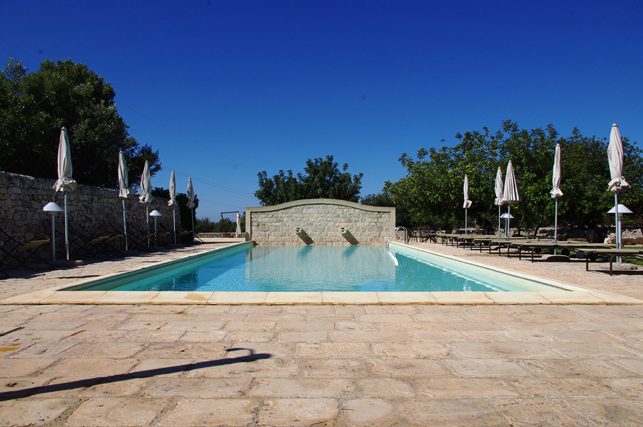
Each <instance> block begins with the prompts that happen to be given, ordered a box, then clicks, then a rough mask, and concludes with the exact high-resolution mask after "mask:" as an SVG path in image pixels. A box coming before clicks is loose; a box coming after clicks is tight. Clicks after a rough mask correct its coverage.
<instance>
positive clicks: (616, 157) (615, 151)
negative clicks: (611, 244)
mask: <svg viewBox="0 0 643 427" xmlns="http://www.w3.org/2000/svg"><path fill="white" fill-rule="evenodd" d="M607 161H608V162H609V166H610V178H611V180H610V182H609V184H608V185H607V190H608V191H612V192H614V206H615V207H616V209H615V212H614V225H615V228H616V248H617V249H620V248H621V232H620V231H621V227H620V224H619V222H620V220H621V219H620V217H619V214H618V193H620V192H621V191H623V190H625V189H627V188H628V187H629V186H630V185H629V184H628V183H627V181H625V177H624V176H623V140H622V139H621V132H620V131H619V129H618V125H617V124H616V123H612V130H611V131H610V142H609V145H608V146H607ZM618 261H619V262H620V258H619V259H618Z"/></svg>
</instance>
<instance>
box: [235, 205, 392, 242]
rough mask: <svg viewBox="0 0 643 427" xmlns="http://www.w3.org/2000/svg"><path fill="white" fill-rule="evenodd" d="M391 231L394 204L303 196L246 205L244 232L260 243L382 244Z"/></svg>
mask: <svg viewBox="0 0 643 427" xmlns="http://www.w3.org/2000/svg"><path fill="white" fill-rule="evenodd" d="M342 228H343V229H344V230H343V233H342ZM394 230H395V208H393V207H379V206H367V205H361V204H359V203H353V202H347V201H345V200H335V199H306V200H296V201H293V202H288V203H282V204H280V205H275V206H264V207H253V208H246V232H247V233H248V234H249V235H250V237H251V238H252V239H253V240H254V241H255V242H257V244H259V245H272V246H277V245H296V246H303V245H305V244H315V245H334V246H348V245H351V244H359V245H383V244H385V243H386V241H387V240H388V238H389V237H390V236H391V235H392V234H393V231H394ZM298 231H299V232H298Z"/></svg>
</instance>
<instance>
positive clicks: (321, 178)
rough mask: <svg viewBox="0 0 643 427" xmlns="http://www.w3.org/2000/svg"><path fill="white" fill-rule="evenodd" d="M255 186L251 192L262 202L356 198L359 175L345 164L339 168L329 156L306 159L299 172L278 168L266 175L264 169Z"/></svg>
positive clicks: (263, 203) (359, 182)
mask: <svg viewBox="0 0 643 427" xmlns="http://www.w3.org/2000/svg"><path fill="white" fill-rule="evenodd" d="M257 176H258V178H259V189H258V190H257V192H256V193H255V196H256V197H257V199H259V201H260V202H261V204H262V205H276V204H279V203H285V202H289V201H292V200H300V199H317V198H328V199H341V200H349V201H351V202H357V200H358V198H359V192H360V190H361V188H362V176H363V174H361V173H359V174H356V175H351V174H350V173H349V172H348V164H343V165H342V166H341V168H340V167H339V164H338V163H337V162H335V160H334V158H333V156H326V158H321V157H319V158H316V159H308V160H307V161H306V167H305V168H304V172H303V173H298V174H297V175H294V174H293V172H292V171H291V170H289V171H288V172H284V171H283V170H280V171H279V173H278V174H277V175H274V176H273V177H268V173H267V172H266V171H262V172H259V173H258V174H257Z"/></svg>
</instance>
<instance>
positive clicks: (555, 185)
mask: <svg viewBox="0 0 643 427" xmlns="http://www.w3.org/2000/svg"><path fill="white" fill-rule="evenodd" d="M561 162H562V156H561V151H560V144H556V150H555V152H554V168H553V170H552V174H551V191H550V192H549V194H550V195H551V197H552V198H553V199H557V198H559V197H562V196H563V192H562V191H561V190H560V178H561V175H562V171H563V168H562V163H561Z"/></svg>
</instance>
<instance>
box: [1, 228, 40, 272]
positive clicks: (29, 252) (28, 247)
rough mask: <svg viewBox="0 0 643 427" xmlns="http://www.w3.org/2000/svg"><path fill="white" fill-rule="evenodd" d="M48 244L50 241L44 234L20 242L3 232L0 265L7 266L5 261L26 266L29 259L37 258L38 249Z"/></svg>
mask: <svg viewBox="0 0 643 427" xmlns="http://www.w3.org/2000/svg"><path fill="white" fill-rule="evenodd" d="M50 244H51V240H50V239H49V237H47V236H46V235H44V234H41V235H38V236H36V237H34V238H33V239H30V240H26V241H21V240H18V239H16V238H14V237H12V236H9V235H8V234H6V233H4V232H3V239H2V245H0V251H2V258H0V265H5V264H8V263H7V261H10V260H13V261H15V264H16V265H24V266H26V265H27V263H28V262H29V261H31V259H33V258H34V257H36V256H37V254H38V252H39V251H40V249H42V248H43V247H45V246H47V245H50Z"/></svg>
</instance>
